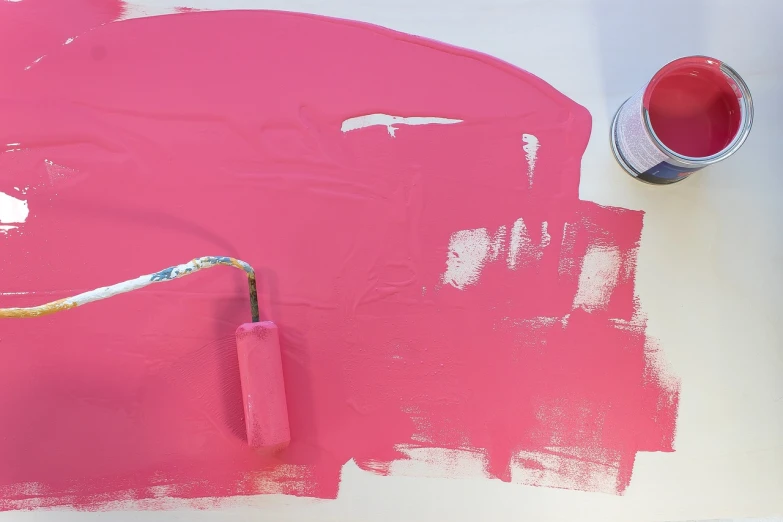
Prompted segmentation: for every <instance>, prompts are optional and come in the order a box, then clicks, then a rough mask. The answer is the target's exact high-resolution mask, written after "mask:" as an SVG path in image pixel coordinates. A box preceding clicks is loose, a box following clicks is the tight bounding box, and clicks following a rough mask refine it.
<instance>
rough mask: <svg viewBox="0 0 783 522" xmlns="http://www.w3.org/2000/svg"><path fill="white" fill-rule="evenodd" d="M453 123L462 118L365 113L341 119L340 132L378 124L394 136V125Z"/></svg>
mask: <svg viewBox="0 0 783 522" xmlns="http://www.w3.org/2000/svg"><path fill="white" fill-rule="evenodd" d="M454 123H462V120H454V119H451V118H438V117H434V116H411V117H405V116H392V115H390V114H366V115H364V116H356V117H353V118H348V119H347V120H345V121H343V124H342V126H340V130H341V131H342V132H350V131H354V130H358V129H364V128H366V127H372V126H375V125H380V126H383V127H386V130H387V131H388V132H389V136H391V137H392V138H394V131H396V130H397V127H395V126H394V125H433V124H435V125H452V124H454Z"/></svg>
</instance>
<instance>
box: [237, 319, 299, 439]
mask: <svg viewBox="0 0 783 522" xmlns="http://www.w3.org/2000/svg"><path fill="white" fill-rule="evenodd" d="M237 355H238V358H239V379H240V382H241V383H242V404H243V405H244V410H245V427H246V434H247V443H248V445H249V446H250V447H252V448H256V449H258V450H260V451H265V452H268V453H274V452H276V451H279V450H281V449H283V448H285V447H286V446H288V444H289V443H290V442H291V430H290V427H289V425H288V407H287V404H286V400H285V382H284V380H283V363H282V357H281V355H280V338H279V334H278V331H277V326H275V323H273V322H271V321H261V322H257V323H246V324H243V325H241V326H240V327H239V328H238V329H237Z"/></svg>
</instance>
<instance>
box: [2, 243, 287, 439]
mask: <svg viewBox="0 0 783 522" xmlns="http://www.w3.org/2000/svg"><path fill="white" fill-rule="evenodd" d="M220 265H223V266H231V267H234V268H238V269H240V270H242V271H244V272H245V274H246V275H247V280H248V287H249V290H250V315H251V322H249V323H245V324H242V325H240V326H239V328H237V331H236V340H237V356H238V358H239V378H240V381H241V386H242V401H243V403H244V409H245V428H246V430H247V442H248V445H250V446H251V447H253V448H255V449H258V450H260V451H263V452H269V453H272V452H276V451H278V450H280V449H283V448H285V447H286V446H287V445H288V443H289V442H290V440H291V433H290V429H289V426H288V407H287V404H286V398H285V386H284V383H283V364H282V359H281V356H280V340H279V337H278V331H277V326H276V325H275V324H274V323H273V322H271V321H259V313H258V292H257V290H256V274H255V271H254V270H253V268H252V267H251V266H250V265H249V264H247V263H245V262H244V261H240V260H238V259H234V258H232V257H217V256H207V257H199V258H197V259H194V260H192V261H190V262H188V263H184V264H181V265H176V266H172V267H169V268H166V269H165V270H161V271H159V272H155V273H154V274H148V275H143V276H140V277H137V278H136V279H131V280H130V281H124V282H122V283H117V284H115V285H111V286H105V287H103V288H97V289H95V290H90V291H89V292H84V293H81V294H79V295H75V296H73V297H66V298H65V299H59V300H57V301H53V302H51V303H47V304H44V305H40V306H33V307H29V308H0V319H6V318H30V317H41V316H44V315H49V314H53V313H57V312H62V311H65V310H70V309H72V308H76V307H77V306H82V305H85V304H87V303H92V302H95V301H100V300H102V299H107V298H109V297H114V296H116V295H119V294H124V293H126V292H131V291H133V290H138V289H140V288H144V287H145V286H149V285H151V284H153V283H161V282H165V281H173V280H174V279H179V278H180V277H184V276H186V275H190V274H193V273H195V272H198V271H199V270H202V269H205V268H211V267H214V266H220Z"/></svg>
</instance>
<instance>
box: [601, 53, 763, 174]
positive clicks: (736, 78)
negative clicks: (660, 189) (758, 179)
mask: <svg viewBox="0 0 783 522" xmlns="http://www.w3.org/2000/svg"><path fill="white" fill-rule="evenodd" d="M687 60H704V61H706V62H707V63H712V64H716V65H719V69H720V71H721V72H722V73H723V74H724V75H725V77H726V78H727V80H728V81H729V83H730V85H731V86H732V88H733V89H734V90H735V92H736V91H739V92H738V94H739V96H738V99H739V100H741V101H740V103H739V107H740V123H739V128H738V130H737V132H736V134H735V136H734V137H733V139H732V140H731V141H730V142H729V143H728V144H727V145H726V146H725V147H723V148H722V149H721V150H720V151H718V152H717V153H715V154H712V155H709V156H704V157H693V156H686V155H684V154H680V153H677V152H675V151H674V150H672V149H671V148H670V147H668V146H667V145H666V144H664V143H663V141H661V139H660V138H659V137H658V136H657V135H656V133H655V131H654V130H653V126H652V123H651V121H650V113H649V111H648V110H647V108H646V107H645V106H644V105H643V104H642V105H641V107H640V109H641V112H640V114H639V115H638V116H639V118H640V120H641V122H642V124H643V129H644V132H645V137H646V138H647V139H648V140H649V142H650V143H651V144H652V145H653V146H654V147H655V148H656V149H657V151H658V152H660V153H661V154H662V156H663V157H665V158H666V160H668V161H670V162H672V163H674V164H675V165H678V166H681V167H683V168H685V169H688V172H687V174H686V175H683V176H681V177H679V178H677V179H675V180H672V181H665V182H664V181H651V180H650V179H645V173H644V172H639V170H637V169H635V168H634V167H633V166H632V165H631V164H630V163H629V162H628V161H627V160H626V159H625V158H624V157H623V154H622V151H621V150H620V147H619V146H618V143H617V138H618V135H617V132H618V120H619V119H620V116H621V113H622V112H623V109H630V108H629V107H627V105H628V102H629V101H630V100H631V99H632V98H634V97H635V96H644V95H647V94H648V92H649V90H650V89H651V86H654V81H655V79H656V78H657V77H658V76H659V75H660V74H661V73H662V72H663V71H666V70H667V68H669V67H671V66H674V65H676V64H678V63H682V62H685V61H687ZM752 125H753V98H752V97H751V94H750V89H749V88H748V86H747V84H746V83H745V81H744V80H743V79H742V77H741V76H740V75H739V74H738V73H737V71H735V70H734V69H733V68H731V67H730V66H728V65H727V64H725V63H723V62H722V61H720V60H717V59H715V58H710V57H708V56H703V55H694V56H685V57H682V58H677V59H676V60H672V61H671V62H669V63H667V64H666V65H664V66H663V67H662V68H661V69H659V71H658V72H656V74H655V75H654V76H653V78H652V79H651V80H650V81H649V82H647V84H646V85H645V86H644V87H643V88H642V89H641V90H640V91H639V92H637V94H636V95H634V96H631V97H629V98H627V99H626V100H625V101H624V102H623V103H622V104H621V105H620V107H619V108H618V109H617V112H615V115H614V117H613V118H612V125H611V129H610V135H609V141H610V144H611V147H612V153H613V154H614V157H615V159H616V160H617V162H618V163H619V164H620V166H621V167H622V168H623V170H625V171H626V172H627V173H628V174H629V175H631V176H632V177H634V178H636V179H637V180H639V181H642V182H644V183H647V184H650V185H670V184H673V183H677V182H679V181H682V180H684V179H686V178H688V177H689V176H690V174H692V173H693V172H696V171H697V170H701V169H702V168H704V167H706V166H708V165H712V164H713V163H717V162H719V161H722V160H724V159H726V158H728V157H729V156H731V155H732V154H734V153H735V152H737V150H739V148H740V147H741V146H742V144H743V143H744V142H745V140H746V139H747V137H748V134H749V133H750V129H751V127H752Z"/></svg>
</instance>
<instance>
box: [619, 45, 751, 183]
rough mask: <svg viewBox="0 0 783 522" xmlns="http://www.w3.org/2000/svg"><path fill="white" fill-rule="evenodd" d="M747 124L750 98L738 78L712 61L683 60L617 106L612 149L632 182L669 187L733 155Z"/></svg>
mask: <svg viewBox="0 0 783 522" xmlns="http://www.w3.org/2000/svg"><path fill="white" fill-rule="evenodd" d="M752 123H753V100H752V99H751V96H750V91H749V89H748V86H747V85H746V84H745V81H744V80H743V79H742V78H741V77H740V75H739V74H737V72H736V71H735V70H734V69H732V68H731V67H729V66H728V65H726V64H725V63H723V62H721V61H719V60H716V59H714V58H709V57H707V56H687V57H684V58H679V59H677V60H674V61H673V62H670V63H668V64H667V65H665V66H664V67H663V68H662V69H661V70H659V71H658V72H657V73H656V74H655V75H654V76H653V77H652V79H651V80H650V81H649V82H648V83H647V85H645V86H644V87H642V89H640V90H639V91H638V92H637V93H636V94H635V95H633V96H632V97H630V98H629V99H628V100H626V101H625V103H623V105H622V106H620V109H619V110H618V111H617V114H615V116H614V120H613V121H612V129H611V144H612V151H613V152H614V155H615V158H617V161H618V163H620V166H622V167H623V168H624V169H625V170H626V172H628V173H629V174H630V175H632V176H634V177H635V178H636V179H639V180H641V181H645V182H647V183H653V184H657V185H665V184H671V183H676V182H677V181H681V180H683V179H685V178H686V177H688V176H690V175H691V174H692V173H694V172H696V171H697V170H700V169H702V168H704V167H706V166H707V165H711V164H713V163H717V162H719V161H721V160H723V159H726V158H728V157H729V156H731V155H732V154H734V153H735V152H736V151H737V150H738V149H739V148H740V147H741V146H742V144H743V143H744V141H745V139H746V138H747V137H748V133H749V132H750V127H751V124H752Z"/></svg>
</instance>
